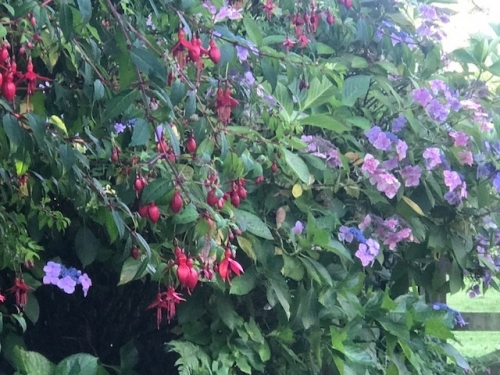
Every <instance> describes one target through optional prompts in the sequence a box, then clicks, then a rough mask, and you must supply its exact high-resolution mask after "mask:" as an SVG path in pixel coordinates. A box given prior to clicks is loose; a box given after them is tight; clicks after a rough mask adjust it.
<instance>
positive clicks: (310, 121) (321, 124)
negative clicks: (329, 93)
mask: <svg viewBox="0 0 500 375" xmlns="http://www.w3.org/2000/svg"><path fill="white" fill-rule="evenodd" d="M299 123H300V125H302V126H304V125H312V126H316V127H318V128H322V129H327V130H332V131H334V132H335V133H342V132H345V131H347V130H349V129H350V128H349V127H348V126H346V125H344V124H342V123H341V122H340V121H338V120H337V119H335V118H333V116H332V115H329V114H321V115H311V116H307V117H304V118H301V119H300V121H299Z"/></svg>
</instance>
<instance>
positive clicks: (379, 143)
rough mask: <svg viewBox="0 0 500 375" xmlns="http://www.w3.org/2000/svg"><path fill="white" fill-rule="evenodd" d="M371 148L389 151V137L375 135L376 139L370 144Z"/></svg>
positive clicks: (381, 133)
mask: <svg viewBox="0 0 500 375" xmlns="http://www.w3.org/2000/svg"><path fill="white" fill-rule="evenodd" d="M371 143H372V144H373V146H374V147H375V148H376V149H379V150H382V151H389V150H390V149H391V140H390V139H389V137H388V136H387V135H386V134H385V133H383V132H380V133H378V135H377V138H376V139H375V141H374V142H371Z"/></svg>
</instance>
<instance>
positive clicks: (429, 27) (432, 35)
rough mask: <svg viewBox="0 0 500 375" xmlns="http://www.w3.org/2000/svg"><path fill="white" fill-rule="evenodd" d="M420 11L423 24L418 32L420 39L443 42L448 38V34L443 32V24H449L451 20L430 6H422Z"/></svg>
mask: <svg viewBox="0 0 500 375" xmlns="http://www.w3.org/2000/svg"><path fill="white" fill-rule="evenodd" d="M418 11H419V13H420V18H421V20H422V23H421V24H420V26H419V27H418V28H417V30H416V31H417V35H418V36H419V37H420V39H429V40H433V41H440V40H443V38H444V37H446V33H445V32H444V31H443V29H442V27H441V24H443V23H449V22H450V18H449V17H448V16H447V15H446V14H444V13H443V12H442V11H441V10H440V9H438V8H436V7H434V6H432V5H428V4H422V5H420V6H419V7H418Z"/></svg>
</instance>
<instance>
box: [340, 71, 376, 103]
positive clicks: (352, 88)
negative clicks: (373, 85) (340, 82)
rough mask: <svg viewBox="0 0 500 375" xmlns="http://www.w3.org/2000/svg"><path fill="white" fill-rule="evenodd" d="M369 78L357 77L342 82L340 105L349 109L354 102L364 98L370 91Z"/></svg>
mask: <svg viewBox="0 0 500 375" xmlns="http://www.w3.org/2000/svg"><path fill="white" fill-rule="evenodd" d="M370 82H371V76H365V75H358V76H354V77H349V78H347V79H346V80H345V81H344V87H343V88H342V104H344V105H346V106H348V107H351V106H353V105H354V103H355V102H356V100H357V99H358V98H360V97H362V96H365V95H366V93H367V92H368V90H369V89H370Z"/></svg>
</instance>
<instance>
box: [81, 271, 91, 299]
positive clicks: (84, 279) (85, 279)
mask: <svg viewBox="0 0 500 375" xmlns="http://www.w3.org/2000/svg"><path fill="white" fill-rule="evenodd" d="M78 281H79V282H80V284H81V285H82V290H83V296H84V297H87V293H88V291H89V289H90V287H91V286H92V280H90V277H89V276H88V275H87V274H86V273H84V274H83V275H81V276H80V277H79V278H78Z"/></svg>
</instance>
